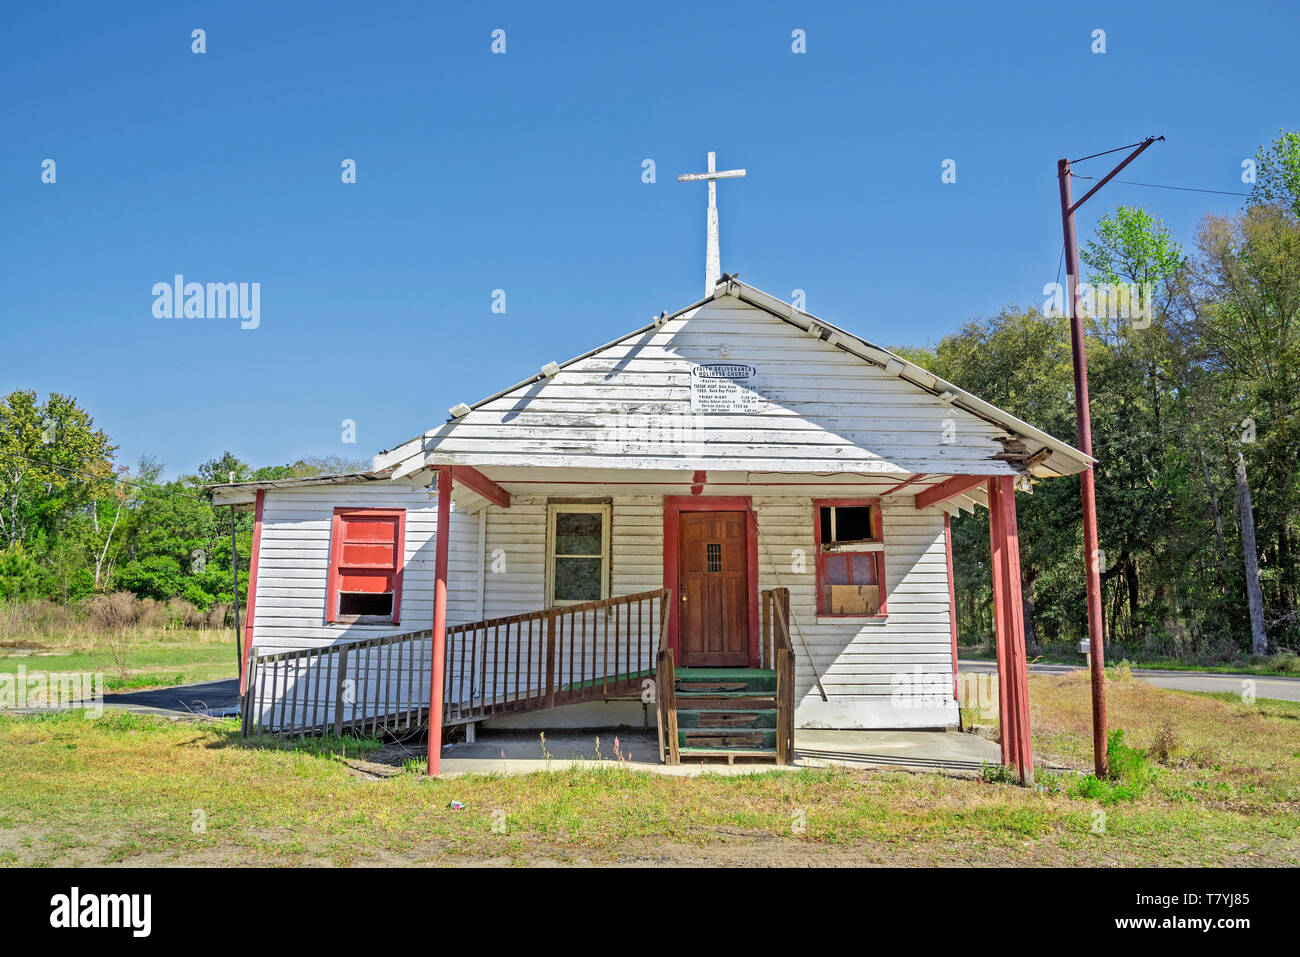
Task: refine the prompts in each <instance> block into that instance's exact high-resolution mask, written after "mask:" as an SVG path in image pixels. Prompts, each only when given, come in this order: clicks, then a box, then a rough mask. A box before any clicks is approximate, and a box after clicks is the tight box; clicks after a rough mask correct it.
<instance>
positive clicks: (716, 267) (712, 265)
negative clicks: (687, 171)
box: [704, 153, 722, 297]
mask: <svg viewBox="0 0 1300 957" xmlns="http://www.w3.org/2000/svg"><path fill="white" fill-rule="evenodd" d="M717 159H718V154H717V153H710V154H709V172H710V173H716V172H717V171H718V162H717ZM708 231H709V239H708V251H707V252H706V253H705V260H704V295H705V296H706V297H707V296H712V295H713V289H714V287H715V286H717V284H718V280H719V279H721V278H722V253H720V252H719V251H718V181H717V180H716V179H711V180H709V215H708Z"/></svg>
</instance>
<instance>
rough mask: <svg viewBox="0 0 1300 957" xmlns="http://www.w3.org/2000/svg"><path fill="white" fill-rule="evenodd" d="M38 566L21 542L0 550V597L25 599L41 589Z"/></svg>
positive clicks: (6, 599) (9, 599)
mask: <svg viewBox="0 0 1300 957" xmlns="http://www.w3.org/2000/svg"><path fill="white" fill-rule="evenodd" d="M42 579H43V576H42V574H41V569H40V566H39V565H37V564H36V562H34V561H32V559H31V558H30V557H29V556H28V554H27V552H26V551H24V550H23V546H22V544H21V543H20V544H16V545H10V546H9V547H8V548H6V549H5V550H4V551H0V599H3V600H5V601H26V600H28V599H31V598H36V597H37V596H39V595H40V594H41V591H42Z"/></svg>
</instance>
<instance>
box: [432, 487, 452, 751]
mask: <svg viewBox="0 0 1300 957" xmlns="http://www.w3.org/2000/svg"><path fill="white" fill-rule="evenodd" d="M437 536H438V538H437V541H436V542H435V546H434V547H435V552H434V554H435V561H434V573H433V574H434V582H433V649H432V652H431V653H430V656H429V657H430V658H431V661H430V663H429V670H430V674H429V768H428V774H429V776H430V777H433V776H434V775H436V774H437V773H438V771H439V770H440V764H441V757H442V679H443V674H442V669H443V658H444V657H445V656H446V653H447V546H448V543H449V541H450V539H451V466H450V465H440V466H438V529H437Z"/></svg>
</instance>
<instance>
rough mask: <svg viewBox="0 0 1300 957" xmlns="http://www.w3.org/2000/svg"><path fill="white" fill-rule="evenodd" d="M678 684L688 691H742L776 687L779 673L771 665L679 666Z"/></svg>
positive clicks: (734, 692) (675, 677)
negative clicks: (734, 666)
mask: <svg viewBox="0 0 1300 957" xmlns="http://www.w3.org/2000/svg"><path fill="white" fill-rule="evenodd" d="M673 678H674V680H675V681H674V687H676V689H677V691H678V692H679V693H685V694H714V695H718V694H728V695H729V694H738V693H740V692H748V691H767V692H773V691H775V690H776V672H775V671H773V670H772V669H770V668H678V669H677V670H676V672H675V673H674V675H673Z"/></svg>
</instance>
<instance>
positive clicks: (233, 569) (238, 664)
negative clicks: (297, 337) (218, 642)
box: [230, 505, 244, 697]
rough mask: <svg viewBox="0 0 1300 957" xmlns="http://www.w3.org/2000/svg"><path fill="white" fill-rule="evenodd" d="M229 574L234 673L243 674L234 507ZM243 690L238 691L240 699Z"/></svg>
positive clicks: (231, 515) (233, 508) (231, 507)
mask: <svg viewBox="0 0 1300 957" xmlns="http://www.w3.org/2000/svg"><path fill="white" fill-rule="evenodd" d="M230 573H231V574H232V575H233V576H234V579H235V671H236V673H238V674H242V673H243V667H244V650H243V647H242V646H241V644H240V640H239V552H238V550H237V549H236V546H235V506H233V505H232V506H230ZM242 696H243V689H242V688H241V689H240V697H242Z"/></svg>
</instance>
